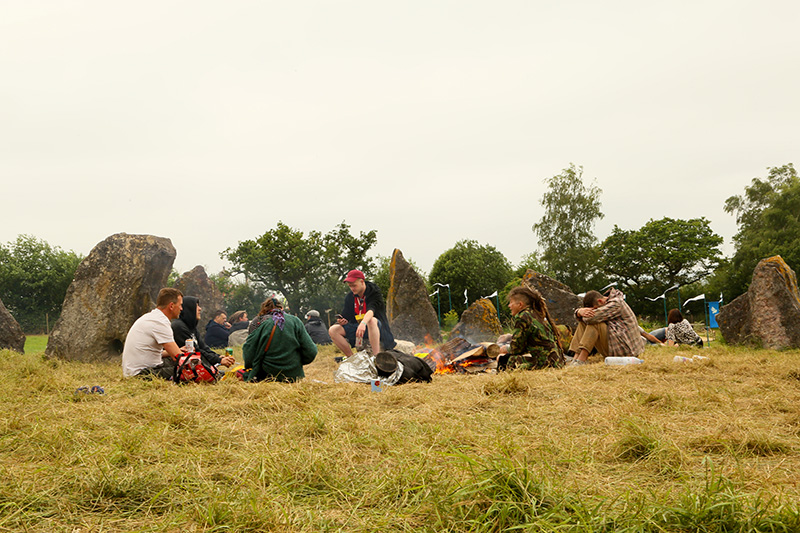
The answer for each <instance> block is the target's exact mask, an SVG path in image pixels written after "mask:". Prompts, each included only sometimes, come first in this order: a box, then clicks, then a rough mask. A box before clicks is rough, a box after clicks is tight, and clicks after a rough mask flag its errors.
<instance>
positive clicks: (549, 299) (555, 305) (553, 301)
mask: <svg viewBox="0 0 800 533" xmlns="http://www.w3.org/2000/svg"><path fill="white" fill-rule="evenodd" d="M522 284H523V285H525V286H527V287H529V288H532V289H536V290H537V291H539V293H540V294H541V295H542V297H544V299H545V302H546V303H547V310H548V311H549V312H550V316H551V317H552V318H553V321H555V323H556V324H562V325H564V326H569V328H570V329H571V330H572V331H575V328H577V327H578V321H577V320H576V318H575V309H577V308H579V307H581V306H582V305H583V300H582V299H581V298H580V296H577V295H576V294H574V293H573V292H572V289H570V288H569V287H568V286H566V285H564V284H563V283H561V282H559V281H556V280H554V279H553V278H551V277H548V276H545V275H544V274H539V273H538V272H534V271H533V270H530V269H528V271H527V272H525V275H524V276H523V277H522Z"/></svg>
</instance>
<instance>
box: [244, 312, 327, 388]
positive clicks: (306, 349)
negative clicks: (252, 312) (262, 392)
mask: <svg viewBox="0 0 800 533" xmlns="http://www.w3.org/2000/svg"><path fill="white" fill-rule="evenodd" d="M250 328H251V331H250V334H249V335H248V336H247V340H246V341H245V343H244V346H243V347H242V352H243V353H244V366H245V368H246V369H248V372H247V373H246V374H245V377H244V380H245V381H262V380H265V379H273V380H275V381H297V380H299V379H301V378H304V377H305V372H303V365H307V364H309V363H311V362H312V361H314V358H316V356H317V345H316V344H314V341H312V340H311V337H310V336H309V335H308V332H307V331H306V328H305V327H303V321H302V320H300V319H299V318H297V317H296V316H293V315H290V314H287V313H284V312H283V306H282V305H281V303H280V302H279V301H278V300H277V299H276V298H270V299H268V300H266V301H265V302H264V303H262V304H261V310H260V311H259V313H258V316H257V317H256V318H255V319H254V320H253V321H252V322H251V323H250Z"/></svg>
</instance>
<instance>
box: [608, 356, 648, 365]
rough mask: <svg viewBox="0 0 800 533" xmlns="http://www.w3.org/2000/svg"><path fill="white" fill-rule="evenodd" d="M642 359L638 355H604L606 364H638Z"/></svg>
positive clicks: (642, 361)
mask: <svg viewBox="0 0 800 533" xmlns="http://www.w3.org/2000/svg"><path fill="white" fill-rule="evenodd" d="M642 363H644V359H639V358H638V357H606V364H607V365H640V364H642Z"/></svg>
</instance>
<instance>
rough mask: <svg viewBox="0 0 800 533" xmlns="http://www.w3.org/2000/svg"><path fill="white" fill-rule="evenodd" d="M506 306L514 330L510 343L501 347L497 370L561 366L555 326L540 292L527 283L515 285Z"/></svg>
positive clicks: (561, 354)
mask: <svg viewBox="0 0 800 533" xmlns="http://www.w3.org/2000/svg"><path fill="white" fill-rule="evenodd" d="M508 308H509V309H510V310H511V314H512V316H513V317H514V334H513V336H512V338H511V342H510V344H508V345H504V346H501V347H500V354H501V355H500V356H498V358H497V370H505V369H506V368H516V367H520V368H547V367H552V368H561V367H563V366H564V354H563V353H562V351H561V346H560V345H559V343H558V342H557V341H556V339H557V338H558V330H557V329H556V326H555V324H554V323H553V320H552V318H550V313H549V312H548V311H547V304H546V303H545V301H544V298H542V295H541V294H539V292H538V291H536V290H534V289H529V288H528V287H514V288H513V289H511V292H509V293H508Z"/></svg>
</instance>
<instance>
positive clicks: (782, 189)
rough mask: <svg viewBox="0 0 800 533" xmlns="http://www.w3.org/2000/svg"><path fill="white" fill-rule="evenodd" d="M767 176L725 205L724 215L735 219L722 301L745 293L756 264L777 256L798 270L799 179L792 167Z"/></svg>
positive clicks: (799, 264)
mask: <svg viewBox="0 0 800 533" xmlns="http://www.w3.org/2000/svg"><path fill="white" fill-rule="evenodd" d="M767 170H768V172H769V174H768V176H767V178H766V179H764V180H762V179H760V178H754V179H753V181H752V182H751V184H750V186H748V187H745V192H744V194H741V195H738V196H731V197H730V198H728V199H727V200H726V201H725V211H726V212H727V213H731V214H733V215H735V216H736V223H737V225H738V227H739V229H738V232H737V233H736V235H735V236H734V238H733V242H734V244H735V246H736V252H735V253H734V255H733V257H732V259H731V262H730V265H729V268H728V271H727V275H726V276H725V277H726V279H727V286H726V290H725V292H726V296H725V298H726V300H728V301H730V300H732V299H733V298H735V297H736V296H738V295H740V294H742V293H743V292H745V291H746V290H747V287H748V286H749V285H750V281H751V278H752V275H753V270H754V269H755V267H756V265H757V264H758V262H759V261H760V260H762V259H764V258H766V257H770V256H773V255H780V256H782V257H783V259H784V261H786V263H787V264H788V265H789V266H790V267H792V268H797V267H800V219H798V216H800V178H798V176H797V171H796V170H795V168H794V166H793V165H792V163H788V164H786V165H783V166H781V167H769V168H768V169H767Z"/></svg>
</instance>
